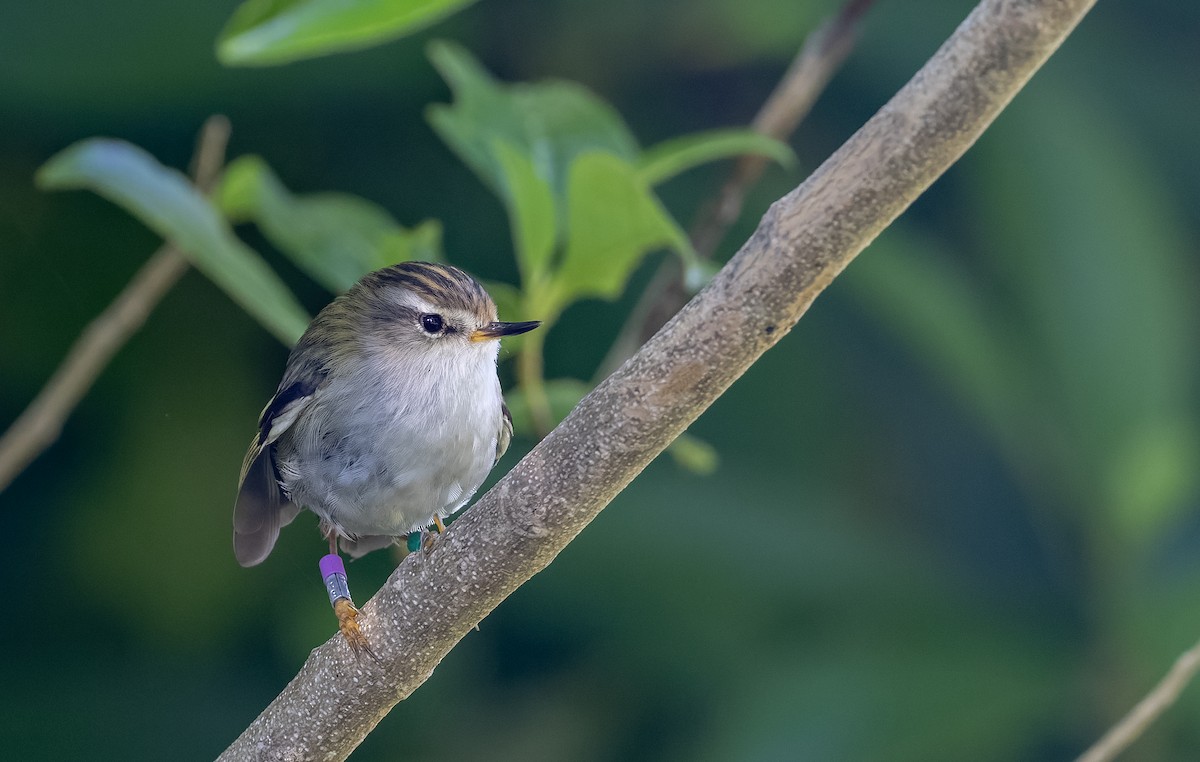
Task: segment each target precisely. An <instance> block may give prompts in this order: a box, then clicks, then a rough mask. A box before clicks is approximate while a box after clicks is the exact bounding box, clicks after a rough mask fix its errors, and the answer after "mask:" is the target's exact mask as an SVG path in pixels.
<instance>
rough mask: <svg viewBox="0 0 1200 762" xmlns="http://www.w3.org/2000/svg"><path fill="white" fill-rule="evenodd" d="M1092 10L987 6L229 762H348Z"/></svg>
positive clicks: (400, 579) (775, 337) (239, 745)
mask: <svg viewBox="0 0 1200 762" xmlns="http://www.w3.org/2000/svg"><path fill="white" fill-rule="evenodd" d="M1092 3H1093V0H983V2H981V3H980V4H979V6H978V7H977V8H976V9H975V10H974V11H973V12H972V13H971V15H970V16H969V17H968V18H967V19H966V21H964V22H963V24H962V25H961V26H960V27H959V28H958V29H957V30H956V31H955V32H954V34H953V35H952V36H951V38H950V39H949V40H948V41H947V42H946V43H945V44H944V45H943V46H942V48H941V49H940V50H939V51H938V52H937V54H936V55H934V57H933V58H932V59H931V60H930V61H929V62H928V63H927V64H926V65H925V66H924V67H923V68H922V69H921V71H920V72H918V73H917V74H916V76H914V77H913V79H912V80H911V81H910V82H909V83H908V84H907V85H905V86H904V88H903V89H902V90H901V91H900V92H899V93H897V94H896V96H895V97H894V98H892V100H891V101H890V102H889V103H888V104H887V105H886V106H884V107H883V108H882V109H881V110H880V111H879V113H877V114H876V115H875V116H874V117H872V118H871V120H870V121H868V122H867V124H866V125H864V126H863V127H862V129H860V130H859V131H858V132H857V133H855V135H854V136H853V137H851V138H850V140H848V141H847V142H846V144H845V145H843V146H842V147H841V148H840V149H838V151H837V152H835V153H834V155H833V156H831V157H830V158H829V159H828V160H827V161H826V162H825V163H824V164H823V165H822V166H821V167H820V168H819V169H818V170H817V171H816V172H815V173H814V174H813V175H812V176H811V177H809V178H808V180H806V181H805V182H804V184H802V185H801V186H800V187H799V188H797V189H795V190H794V191H792V192H791V193H789V194H787V195H786V196H784V197H783V198H782V199H780V200H779V201H778V202H776V203H775V204H774V205H773V206H772V207H771V209H770V210H769V211H768V212H767V214H766V216H765V217H764V218H763V220H762V222H761V223H760V225H759V227H758V230H757V231H756V232H755V233H754V235H753V236H751V238H750V240H748V241H747V242H746V244H745V245H744V246H743V247H742V249H741V251H739V252H738V253H737V255H735V256H734V257H733V259H732V260H730V262H729V263H728V264H727V265H726V266H725V267H724V268H722V270H721V271H720V272H719V273H718V274H717V276H716V277H715V278H714V279H713V281H712V282H711V283H710V284H709V285H708V287H706V288H705V289H704V290H703V291H702V292H701V293H700V294H698V295H697V296H696V298H695V299H693V300H692V301H691V302H689V303H688V304H687V306H685V307H684V308H683V309H682V310H681V311H680V312H679V314H677V315H676V316H675V317H674V318H673V319H672V320H671V321H670V322H669V323H668V324H667V325H666V326H665V327H664V328H663V329H662V330H661V331H659V333H658V334H656V335H655V336H654V338H652V339H651V340H650V341H649V342H648V343H647V344H646V345H645V346H644V347H642V349H641V350H640V351H639V352H638V353H637V354H636V355H634V356H633V357H631V358H630V359H629V361H628V362H626V363H625V364H624V365H622V366H621V368H620V369H618V370H617V371H616V372H615V373H614V374H613V375H612V376H610V377H609V378H608V379H606V380H605V381H604V382H603V383H602V384H600V386H599V387H597V388H596V390H595V391H593V392H592V393H591V394H589V395H588V396H587V397H585V398H584V399H583V401H582V402H580V403H579V406H578V407H577V408H576V409H575V410H574V411H573V412H572V413H571V415H569V416H568V417H567V419H566V420H565V421H563V422H562V423H561V424H560V425H559V426H558V427H557V428H556V429H554V431H552V432H551V433H550V435H549V436H547V437H546V438H545V439H543V440H542V441H541V443H539V444H538V445H537V446H536V447H535V448H534V449H533V451H531V452H530V453H529V455H527V456H526V457H525V458H524V459H523V460H522V461H521V462H520V463H519V464H517V466H516V467H515V468H513V470H512V471H510V472H509V473H508V475H507V476H505V477H504V478H503V479H501V481H500V482H499V483H498V484H497V485H496V486H495V487H494V488H493V489H492V490H491V491H490V492H488V493H487V494H486V495H484V496H483V498H481V499H480V500H479V502H478V503H476V504H475V506H474V507H472V508H471V509H470V510H468V511H467V512H466V513H465V514H464V515H463V516H462V518H460V519H459V520H458V521H456V522H455V523H454V524H453V525H452V526H451V527H450V529H449V530H448V531H447V532H446V533H445V534H444V535H442V536H441V539H440V540H439V541H438V542H437V544H436V545H435V546H434V547H433V548H432V549H431V550H430V551H429V552H428V553H414V554H412V555H410V556H409V557H408V558H407V559H406V560H405V561H404V563H402V564H401V565H400V566H399V568H397V569H396V571H395V572H394V573H393V574H392V576H391V577H390V578H389V579H388V581H387V583H386V584H385V585H384V587H383V588H382V589H381V590H380V591H379V592H378V593H377V594H376V595H375V597H374V598H372V599H371V600H370V601H369V602H368V603H367V605H366V606H365V607H364V610H363V614H362V616H361V617H360V619H359V621H360V622H361V623H362V625H363V628H364V631H365V632H366V635H367V637H368V638H370V640H371V643H372V645H373V647H374V648H375V651H376V654H377V655H378V656H379V658H380V661H381V664H379V665H376V664H375V663H373V662H369V661H364V662H356V661H355V659H354V657H353V655H351V653H350V651H349V649H348V647H347V646H346V644H345V643H344V642H343V641H342V639H341V637H340V636H335V637H334V638H332V639H331V640H330V641H328V642H327V643H325V644H324V645H322V646H320V647H319V648H317V649H315V650H314V651H313V652H312V653H311V654H310V656H309V658H308V660H307V661H306V662H305V664H304V666H303V668H302V669H301V670H300V673H299V674H298V675H297V676H296V678H295V679H293V680H292V682H291V683H290V684H289V685H288V686H287V687H286V688H285V689H284V690H283V692H282V693H281V694H280V695H279V697H278V698H276V699H275V701H273V702H272V703H271V705H270V706H269V707H267V709H266V710H265V711H264V712H263V713H262V714H261V715H260V716H259V717H258V719H256V720H255V721H254V722H253V723H252V724H251V725H250V727H249V728H247V729H246V731H245V732H244V733H243V734H242V735H241V736H240V737H239V738H238V739H237V740H236V741H234V743H233V744H232V745H231V746H230V747H229V748H228V749H227V750H226V751H225V753H224V754H223V755H222V757H221V758H222V759H225V760H285V759H286V760H301V759H325V760H335V759H343V758H345V757H346V756H347V755H348V754H349V753H350V752H351V751H352V750H353V749H354V748H355V747H356V746H357V745H358V744H359V743H360V742H361V741H362V739H363V738H364V737H365V736H366V734H367V733H368V732H370V730H371V728H373V727H374V726H375V725H376V724H377V723H378V722H379V721H380V720H381V719H382V718H383V717H384V715H386V714H387V713H388V711H389V710H390V709H391V708H392V707H393V706H394V705H395V704H396V703H397V702H399V701H401V700H403V699H404V698H405V697H407V696H408V695H409V694H411V693H412V692H413V691H414V690H416V689H417V687H418V686H420V685H421V684H422V683H423V682H424V681H425V680H426V679H427V678H428V677H429V676H430V674H432V672H433V670H434V668H435V667H436V666H437V665H438V663H439V662H440V661H441V660H442V659H443V658H444V657H445V656H446V654H447V653H449V651H450V649H452V648H453V647H454V645H455V644H456V643H458V641H459V640H461V639H462V638H463V637H464V636H465V635H466V634H467V633H468V632H470V631H471V628H473V627H474V626H475V625H476V624H477V623H479V622H480V621H481V620H482V619H483V618H484V617H485V616H487V614H488V612H490V611H491V610H492V609H493V608H495V607H496V606H497V605H499V604H500V602H501V601H503V600H504V599H505V598H506V597H507V596H508V595H510V594H511V593H512V592H513V591H514V590H516V589H517V588H518V587H519V586H520V585H522V584H523V583H524V582H525V581H526V580H528V579H529V578H530V577H532V576H533V575H534V574H536V573H537V572H539V571H541V570H542V569H544V568H545V567H546V566H547V565H548V564H549V563H550V562H551V561H553V560H554V558H555V556H557V555H558V553H559V552H560V551H562V549H563V548H565V547H566V545H567V544H568V543H569V542H570V541H571V540H572V539H574V537H575V536H576V535H577V534H578V533H579V532H581V531H582V530H583V528H584V527H586V526H587V524H588V523H589V522H591V521H592V519H594V518H595V517H596V516H597V514H599V512H600V511H601V510H602V509H603V508H604V507H605V506H606V505H607V504H608V503H609V501H611V500H612V499H613V497H615V496H616V495H617V494H618V493H619V492H620V491H621V490H622V489H624V487H625V486H626V485H627V484H628V483H629V482H630V481H631V480H632V479H633V478H634V477H635V476H637V474H638V473H640V472H641V470H642V469H643V468H645V467H646V465H647V464H649V463H650V461H652V460H653V459H654V458H655V457H657V456H658V455H659V453H661V452H662V451H663V449H665V448H666V447H667V445H668V444H670V442H671V441H672V440H674V439H675V437H677V436H678V435H679V434H680V433H681V432H682V431H683V430H684V429H686V428H687V426H688V425H689V424H690V423H691V422H692V421H694V420H695V419H696V418H697V416H699V415H700V414H701V413H702V412H703V411H704V410H705V409H706V408H707V407H708V406H709V405H710V404H712V402H713V401H714V400H715V399H716V398H717V397H718V396H720V395H721V393H723V392H724V391H725V389H727V388H728V387H729V385H730V384H732V383H733V382H734V381H735V380H736V379H737V378H738V377H739V376H741V375H742V373H744V372H745V371H746V369H747V368H748V367H749V366H750V365H751V364H753V363H754V362H755V360H757V359H758V358H759V357H760V356H761V355H762V354H763V353H764V352H765V351H766V350H767V349H769V348H770V347H772V346H773V345H774V344H775V343H776V342H778V341H779V340H780V338H782V337H783V336H784V335H785V334H787V333H788V331H790V330H791V328H792V327H793V326H794V325H795V324H796V322H797V321H798V320H799V319H800V317H801V316H802V315H803V314H804V313H805V311H806V310H807V309H808V308H809V306H810V305H811V304H812V302H813V300H814V299H815V298H816V297H817V295H818V294H820V293H821V292H822V291H823V290H824V289H825V287H826V286H828V285H829V284H830V283H831V282H832V281H833V279H834V278H835V277H836V276H837V275H838V273H840V272H841V271H842V269H843V268H845V267H846V265H847V264H848V263H849V262H850V261H851V260H852V259H853V258H854V257H855V256H857V255H858V253H859V252H860V251H862V250H863V248H865V247H866V246H867V244H869V243H870V242H871V241H872V240H873V239H874V238H875V236H877V235H878V234H879V233H880V231H882V230H883V229H884V228H885V227H886V226H887V225H888V224H890V223H891V221H892V220H894V219H895V218H896V217H897V216H898V215H899V214H900V213H901V212H902V211H904V209H906V208H907V207H908V206H909V204H911V203H912V202H913V201H914V200H915V199H916V198H917V197H918V196H919V195H920V194H921V193H922V192H923V191H924V190H925V189H926V188H927V187H929V185H930V184H931V183H932V182H933V181H934V180H936V179H937V178H938V176H940V175H941V174H942V173H943V172H944V171H945V170H946V169H947V168H948V167H949V166H950V165H951V164H953V163H954V161H956V160H957V159H958V158H959V157H960V156H961V155H962V154H963V152H965V151H966V150H967V148H968V147H970V145H971V144H972V143H973V142H974V141H975V140H976V139H977V138H978V137H979V135H980V134H981V133H982V132H983V130H984V129H985V128H986V127H987V126H988V125H989V124H990V123H991V122H992V120H993V119H994V118H995V117H996V115H997V114H999V112H1000V111H1001V109H1003V108H1004V106H1005V105H1007V103H1008V101H1009V100H1010V99H1011V98H1012V97H1013V96H1014V95H1015V94H1016V93H1017V91H1019V90H1020V89H1021V87H1022V86H1023V85H1024V84H1025V82H1026V81H1027V80H1028V79H1029V77H1031V76H1032V75H1033V73H1034V71H1036V70H1037V68H1038V67H1039V66H1041V64H1042V63H1043V62H1044V61H1045V60H1046V59H1047V58H1048V57H1049V56H1050V54H1051V53H1053V52H1054V50H1055V49H1056V48H1057V47H1058V45H1059V44H1060V43H1061V42H1062V40H1063V39H1064V38H1065V37H1066V36H1067V34H1069V33H1070V31H1071V29H1073V28H1074V26H1075V24H1076V23H1078V21H1079V20H1080V19H1081V18H1082V17H1083V15H1084V14H1085V13H1086V12H1087V11H1088V9H1089V8H1090V7H1091V6H1092Z"/></svg>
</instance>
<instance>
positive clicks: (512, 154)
mask: <svg viewBox="0 0 1200 762" xmlns="http://www.w3.org/2000/svg"><path fill="white" fill-rule="evenodd" d="M494 151H495V155H496V158H497V160H498V161H499V164H500V171H501V172H502V173H503V175H502V176H503V180H504V183H505V186H506V187H507V188H508V192H507V193H506V194H505V196H504V198H505V199H506V201H507V206H508V217H509V220H511V224H512V230H513V248H514V249H515V250H516V253H517V264H518V265H520V267H521V277H522V279H523V280H524V281H525V282H526V283H532V282H536V281H540V280H542V278H543V277H545V275H546V270H547V268H549V266H550V257H551V256H552V255H553V254H554V244H555V239H556V237H557V232H556V226H555V211H554V196H553V194H552V193H551V192H550V186H549V185H548V184H547V183H546V181H545V180H543V179H542V178H541V177H539V176H538V174H537V171H536V170H535V169H534V167H533V162H531V161H530V160H529V157H528V156H526V155H525V154H523V153H521V152H519V151H517V150H516V149H515V148H513V147H512V146H511V145H510V144H508V143H506V142H504V141H503V140H499V139H497V140H496V141H495V148H494Z"/></svg>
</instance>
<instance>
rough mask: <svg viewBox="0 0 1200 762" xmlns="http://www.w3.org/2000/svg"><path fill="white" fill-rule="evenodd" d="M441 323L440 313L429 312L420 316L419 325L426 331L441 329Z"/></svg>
mask: <svg viewBox="0 0 1200 762" xmlns="http://www.w3.org/2000/svg"><path fill="white" fill-rule="evenodd" d="M442 325H443V323H442V316H441V315H433V314H429V315H422V316H421V327H422V328H424V329H425V332H426V333H438V332H439V331H441V330H442Z"/></svg>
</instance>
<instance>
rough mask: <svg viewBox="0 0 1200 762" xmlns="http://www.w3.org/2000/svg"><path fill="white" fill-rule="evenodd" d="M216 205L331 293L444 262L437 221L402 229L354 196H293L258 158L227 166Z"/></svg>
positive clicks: (336, 194) (375, 207)
mask: <svg viewBox="0 0 1200 762" xmlns="http://www.w3.org/2000/svg"><path fill="white" fill-rule="evenodd" d="M214 200H215V201H216V203H217V205H218V206H219V207H220V208H221V209H222V210H223V211H224V212H225V214H226V215H227V216H228V217H229V218H230V219H231V220H233V221H235V222H245V221H253V222H255V223H256V224H257V225H258V226H259V227H260V228H261V229H262V231H263V233H264V234H265V235H266V236H267V238H268V239H269V240H270V241H271V243H272V244H273V245H274V246H276V247H277V248H278V249H279V250H280V251H282V252H283V253H284V254H286V255H287V256H288V257H290V258H291V259H292V261H293V262H295V263H296V265H297V266H299V267H300V268H301V269H303V270H304V271H305V272H307V273H308V274H309V275H310V276H312V278H313V279H314V280H316V281H317V282H318V283H320V284H322V285H323V286H325V287H326V288H327V289H329V290H330V291H333V292H334V293H341V292H342V291H345V290H346V289H348V288H350V286H352V285H354V283H355V282H356V281H357V280H358V279H359V278H361V277H362V276H363V275H366V274H367V273H369V272H371V271H372V270H378V269H379V268H381V267H387V266H388V265H392V264H395V263H396V262H403V261H407V260H412V259H424V260H440V259H441V258H442V251H441V225H440V224H438V223H437V222H436V221H432V220H429V221H426V222H423V223H421V224H420V225H418V226H417V227H416V228H414V229H412V230H407V229H405V228H404V227H402V226H400V225H399V224H398V223H397V222H396V221H395V220H394V219H393V218H392V216H391V215H389V214H388V213H387V212H386V211H384V210H383V209H382V208H380V207H379V206H377V205H376V204H373V203H371V202H370V201H367V200H365V199H363V198H359V197H358V196H352V195H349V194H343V193H320V194H313V195H309V196H294V195H292V194H291V193H290V192H288V190H287V188H285V187H284V186H283V184H282V183H281V182H280V181H279V178H278V177H276V176H275V173H274V172H272V171H271V168H270V167H269V166H268V165H267V163H266V162H265V161H263V160H262V159H261V158H260V157H258V156H244V157H241V158H239V159H237V160H236V161H234V162H232V163H231V164H230V165H229V166H228V167H227V168H226V170H225V176H224V178H223V179H222V181H221V184H220V186H219V187H218V189H217V192H216V194H215V195H214Z"/></svg>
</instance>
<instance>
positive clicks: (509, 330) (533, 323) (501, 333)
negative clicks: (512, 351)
mask: <svg viewBox="0 0 1200 762" xmlns="http://www.w3.org/2000/svg"><path fill="white" fill-rule="evenodd" d="M541 324H542V321H540V320H529V321H526V322H524V323H488V324H487V325H485V326H484V327H483V328H480V329H478V330H476V331H473V332H472V333H471V341H491V340H493V339H500V338H503V337H505V336H517V335H518V334H522V333H526V332H528V331H532V330H533V329H534V328H537V327H538V326H539V325H541Z"/></svg>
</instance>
